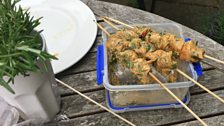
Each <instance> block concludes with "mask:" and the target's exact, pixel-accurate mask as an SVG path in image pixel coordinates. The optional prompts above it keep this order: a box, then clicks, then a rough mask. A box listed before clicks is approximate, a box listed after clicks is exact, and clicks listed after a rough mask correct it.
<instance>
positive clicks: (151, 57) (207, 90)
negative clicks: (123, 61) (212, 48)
mask: <svg viewBox="0 0 224 126" xmlns="http://www.w3.org/2000/svg"><path fill="white" fill-rule="evenodd" d="M114 27H116V26H114ZM144 32H145V31H144V30H143V32H141V33H140V34H142V33H144ZM144 34H145V35H146V33H144ZM175 42H176V41H175ZM182 43H183V44H184V42H182ZM183 44H182V45H183ZM186 44H187V46H188V45H189V44H188V43H186ZM179 48H180V47H179ZM181 48H183V47H181ZM186 48H188V47H186ZM176 49H178V48H176ZM156 52H158V50H157V51H156ZM156 52H155V53H156ZM201 52H203V50H202V51H201ZM200 54H202V53H200ZM151 55H152V53H151V52H149V53H146V57H149V58H150V59H152V62H154V61H157V62H158V58H159V57H161V55H153V56H151ZM165 57H166V58H167V56H165ZM191 60H193V59H191ZM170 63H172V62H171V61H170ZM174 64H175V63H173V64H170V65H169V66H173V65H174ZM166 65H167V64H165V63H164V64H162V65H161V66H166ZM161 66H160V68H161ZM168 68H170V69H174V68H171V67H168ZM175 70H176V71H177V72H178V73H180V74H181V75H183V76H184V77H186V78H187V79H189V80H190V81H192V82H193V83H195V84H196V85H198V86H199V87H200V88H202V89H203V90H205V91H206V92H208V93H209V94H211V95H212V96H213V97H215V98H217V99H218V100H219V101H221V102H222V103H224V99H222V98H221V97H219V96H218V95H216V94H215V93H213V92H212V91H210V90H209V89H208V88H206V87H205V86H203V85H202V84H200V83H199V82H197V81H195V80H194V79H193V78H191V77H190V76H188V75H187V74H185V73H184V72H183V71H181V70H180V69H175ZM159 72H161V71H159ZM171 77H172V78H171V80H172V79H173V76H171Z"/></svg>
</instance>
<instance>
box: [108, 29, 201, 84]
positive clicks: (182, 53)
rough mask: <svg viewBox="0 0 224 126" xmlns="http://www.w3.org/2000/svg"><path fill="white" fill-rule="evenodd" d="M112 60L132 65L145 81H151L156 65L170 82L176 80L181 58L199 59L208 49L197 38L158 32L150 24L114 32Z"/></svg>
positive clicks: (130, 68) (111, 51)
mask: <svg viewBox="0 0 224 126" xmlns="http://www.w3.org/2000/svg"><path fill="white" fill-rule="evenodd" d="M106 48H107V50H108V59H109V63H117V64H119V65H120V66H122V67H123V68H124V69H128V70H129V71H130V72H131V73H132V74H133V75H135V76H136V77H137V79H138V81H139V82H140V83H142V84H149V83H152V82H153V79H151V77H150V76H149V72H152V68H155V69H156V71H157V72H159V73H160V74H161V75H162V76H164V77H165V78H166V79H167V82H176V80H177V73H176V71H175V70H174V69H175V68H177V65H178V64H177V61H178V60H183V61H187V62H198V61H200V60H201V59H203V58H204V52H205V51H204V50H203V49H201V48H198V47H197V46H196V43H195V42H194V41H192V40H191V41H189V42H184V40H182V39H181V38H178V37H177V36H175V35H173V34H170V33H158V32H155V31H153V30H152V29H150V28H149V27H135V28H134V29H122V30H119V31H117V32H116V33H115V34H112V35H111V36H110V37H109V39H108V41H107V43H106Z"/></svg>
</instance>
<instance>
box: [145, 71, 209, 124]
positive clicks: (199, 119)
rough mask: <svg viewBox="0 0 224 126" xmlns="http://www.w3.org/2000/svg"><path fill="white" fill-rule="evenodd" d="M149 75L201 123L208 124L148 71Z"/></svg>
mask: <svg viewBox="0 0 224 126" xmlns="http://www.w3.org/2000/svg"><path fill="white" fill-rule="evenodd" d="M149 75H150V76H151V77H152V78H153V79H154V80H155V81H156V82H157V83H159V84H160V86H161V87H163V88H164V89H165V90H166V91H167V92H168V93H169V94H170V95H171V96H172V97H173V98H175V99H176V100H177V101H178V102H179V103H180V104H181V105H182V106H183V107H184V108H185V109H187V111H188V112H190V113H191V114H192V115H193V116H194V117H195V118H196V119H197V120H198V121H199V122H201V124H202V125H204V126H208V125H207V124H206V123H205V122H204V121H203V120H202V119H201V118H200V117H198V116H197V115H196V114H195V113H194V112H193V111H192V110H191V109H190V108H189V107H187V105H185V104H184V103H183V102H182V101H181V100H180V99H179V98H178V97H177V96H176V95H175V94H174V93H173V92H172V91H171V90H170V89H169V88H167V87H166V86H165V85H164V84H163V83H162V82H161V81H160V80H159V79H157V77H156V76H155V75H153V74H152V73H149Z"/></svg>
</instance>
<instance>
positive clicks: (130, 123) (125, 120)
mask: <svg viewBox="0 0 224 126" xmlns="http://www.w3.org/2000/svg"><path fill="white" fill-rule="evenodd" d="M56 81H57V82H58V83H60V84H61V85H63V86H65V87H67V88H69V89H71V90H72V91H74V92H75V93H77V94H79V95H80V96H82V97H84V98H85V99H87V100H89V101H91V102H93V103H94V104H96V105H98V106H99V107H101V108H102V109H104V110H106V111H108V112H109V113H111V114H113V115H114V116H116V117H118V118H119V119H121V120H123V121H124V122H126V123H127V124H129V125H131V126H136V125H135V124H133V123H132V122H130V121H128V120H127V119H125V118H123V117H121V116H120V115H118V114H116V113H114V112H113V111H111V110H109V109H108V108H106V107H104V106H103V105H101V104H99V103H98V102H96V101H94V100H93V99H91V98H90V97H88V96H86V95H84V94H83V93H81V92H79V91H77V90H76V89H74V88H72V87H71V86H69V85H68V84H66V83H64V82H62V81H60V80H58V79H56Z"/></svg>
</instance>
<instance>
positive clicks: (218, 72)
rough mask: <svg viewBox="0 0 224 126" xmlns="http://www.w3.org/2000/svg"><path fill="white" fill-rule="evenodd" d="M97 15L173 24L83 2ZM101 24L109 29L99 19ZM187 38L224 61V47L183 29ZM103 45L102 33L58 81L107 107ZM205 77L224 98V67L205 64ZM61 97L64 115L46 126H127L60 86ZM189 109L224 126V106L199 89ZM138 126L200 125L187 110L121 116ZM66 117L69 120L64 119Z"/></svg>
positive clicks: (215, 125)
mask: <svg viewBox="0 0 224 126" xmlns="http://www.w3.org/2000/svg"><path fill="white" fill-rule="evenodd" d="M83 2H84V3H86V4H87V5H88V6H89V7H90V8H91V9H92V11H93V12H94V13H95V14H97V15H103V16H109V17H113V18H116V19H119V20H121V21H123V22H126V23H129V24H141V23H144V24H145V23H164V22H172V21H170V20H168V19H165V18H162V17H160V16H157V15H154V14H152V13H148V12H144V11H141V10H138V9H134V8H130V7H126V6H122V5H117V4H111V3H107V2H102V1H95V0H83ZM97 19H98V22H99V23H100V24H102V25H103V26H106V25H107V24H105V23H104V22H103V21H102V20H100V19H99V18H97ZM181 28H182V29H183V34H184V36H185V37H190V38H193V39H195V40H198V41H199V45H200V46H201V47H203V48H205V49H206V53H207V54H208V55H212V56H214V57H216V58H219V59H222V60H224V47H223V46H221V45H220V44H218V43H216V42H214V41H213V40H211V39H209V38H207V37H205V36H203V35H202V34H200V33H198V32H196V31H193V30H191V29H189V28H187V27H185V26H181ZM100 43H101V30H99V31H98V35H97V37H96V40H95V44H94V45H93V47H92V49H91V50H90V51H89V52H88V54H87V55H86V56H85V57H84V58H83V59H82V60H81V61H79V62H78V63H77V64H75V65H74V66H72V67H71V68H69V69H68V70H66V71H64V72H62V73H60V74H58V75H56V77H57V78H59V79H60V80H62V81H64V82H65V83H67V84H69V85H70V86H72V87H74V88H75V89H77V90H79V91H81V92H83V93H84V94H86V95H87V96H89V97H91V98H92V99H94V100H96V101H97V102H99V103H101V104H102V105H105V90H104V87H103V86H98V85H97V84H96V67H95V66H96V47H97V45H99V44H100ZM202 64H203V71H204V75H203V76H202V77H201V78H200V79H199V82H200V83H202V84H203V85H204V86H206V87H207V88H209V89H210V90H212V91H214V93H216V94H218V95H219V96H221V97H222V98H224V72H223V71H224V65H221V64H217V63H216V62H213V61H210V60H203V62H202ZM58 86H59V90H60V93H61V96H62V105H61V112H60V113H59V114H58V116H57V118H56V119H55V120H54V121H53V122H51V123H48V124H45V125H46V126H124V125H127V124H125V123H124V122H123V121H121V120H119V119H117V118H116V117H114V116H113V115H111V114H110V113H108V112H106V111H105V110H103V109H101V108H99V107H98V106H96V105H95V104H93V103H91V102H89V101H88V100H86V99H84V98H82V97H81V96H79V95H77V94H75V93H73V92H72V91H71V90H69V89H67V88H65V87H63V86H61V85H60V84H58ZM190 92H191V95H192V96H191V101H190V103H189V105H188V106H189V107H190V108H191V109H192V110H193V111H194V112H195V113H197V114H198V115H199V116H200V117H201V118H202V119H203V120H204V121H205V122H206V123H208V124H209V125H211V126H224V104H222V103H221V102H220V101H218V100H216V99H215V98H213V97H212V96H211V95H210V94H208V93H207V92H205V91H203V90H202V89H201V88H199V87H197V86H193V87H192V88H191V89H190ZM120 115H121V116H123V117H125V118H127V119H128V120H130V121H131V122H133V123H134V124H136V125H139V126H153V125H159V126H166V125H175V126H198V125H200V123H199V122H198V121H197V120H196V119H195V118H194V117H193V116H192V115H191V114H190V113H188V112H187V111H186V110H185V109H184V108H180V109H163V110H149V111H138V112H126V113H122V114H120ZM65 117H66V118H65Z"/></svg>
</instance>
